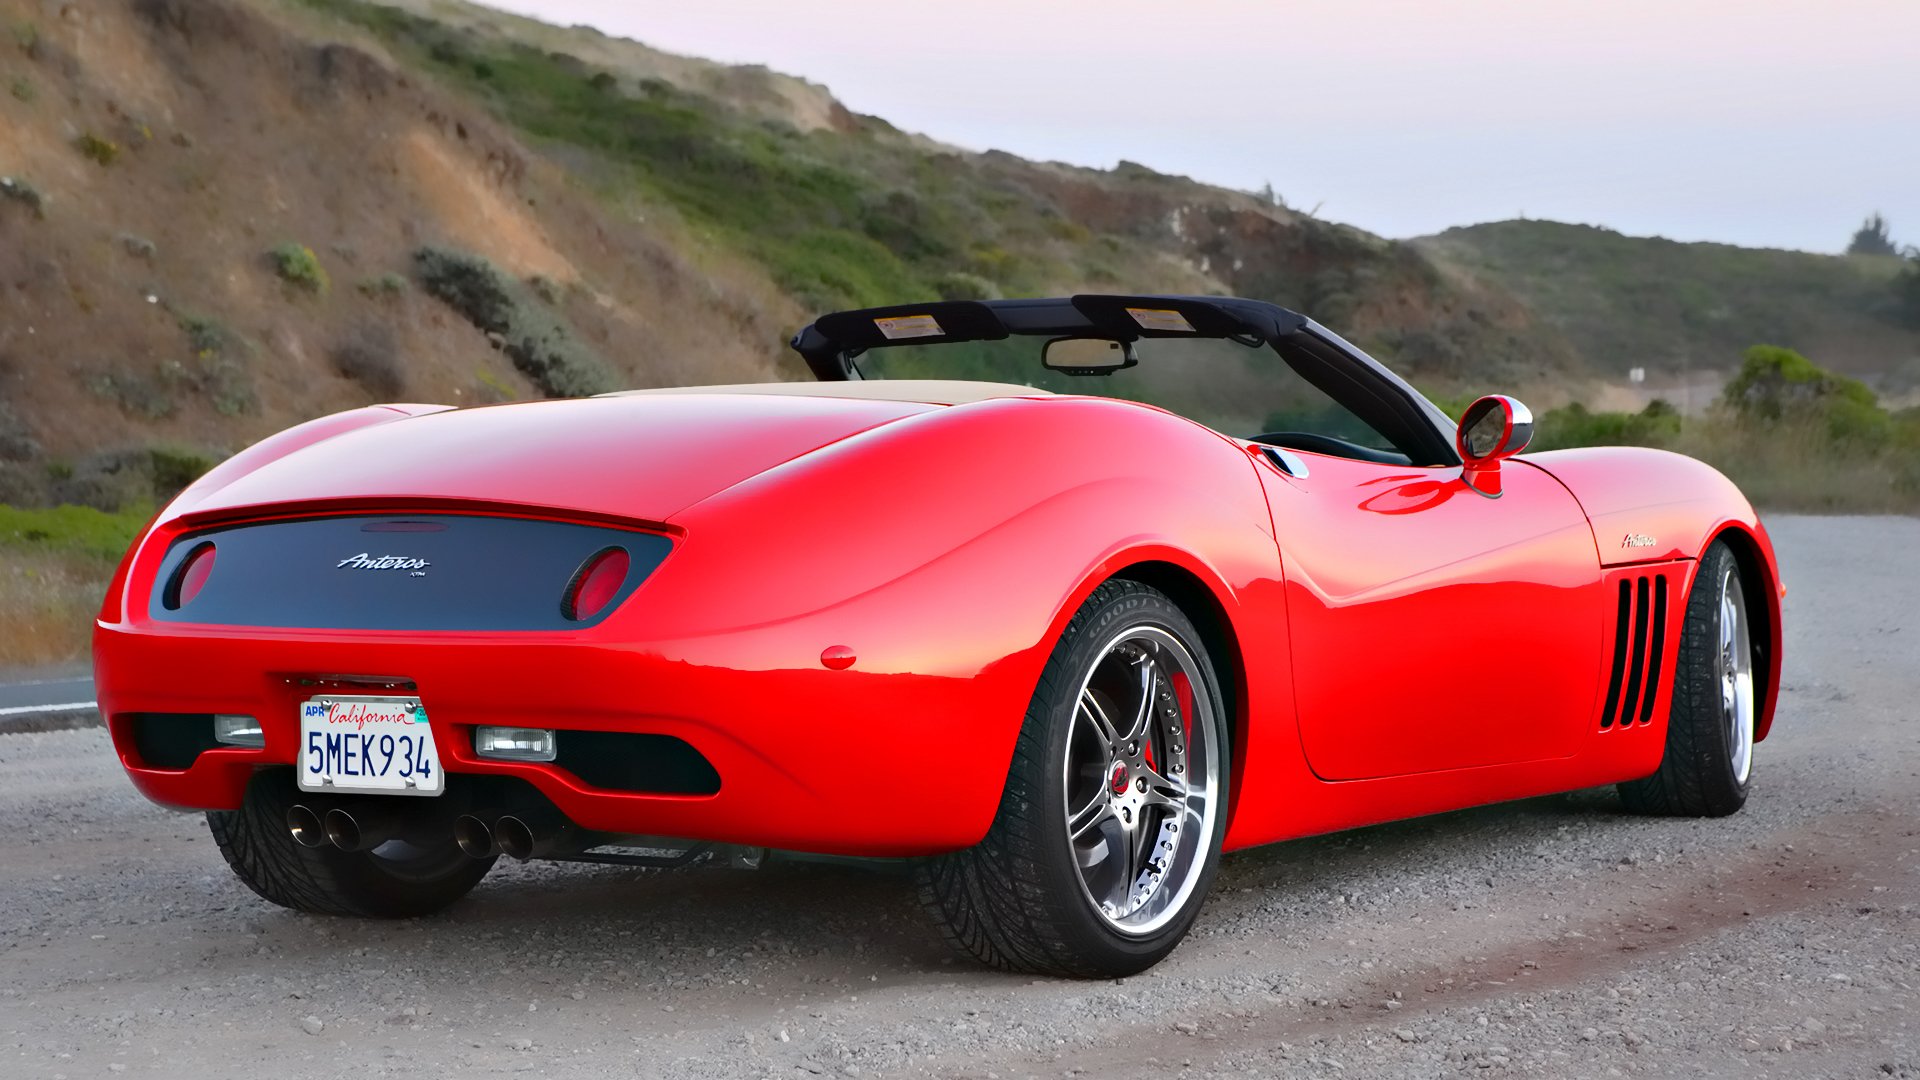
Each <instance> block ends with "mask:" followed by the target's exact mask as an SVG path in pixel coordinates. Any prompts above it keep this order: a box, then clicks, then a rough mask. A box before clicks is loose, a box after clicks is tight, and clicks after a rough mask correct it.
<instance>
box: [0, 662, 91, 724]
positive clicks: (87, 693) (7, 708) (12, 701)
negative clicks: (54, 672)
mask: <svg viewBox="0 0 1920 1080" xmlns="http://www.w3.org/2000/svg"><path fill="white" fill-rule="evenodd" d="M91 708H93V679H92V677H91V676H87V675H74V676H69V677H64V678H37V679H24V680H19V681H11V682H9V681H0V731H4V730H6V721H7V718H8V717H14V716H27V715H32V714H36V713H44V712H68V711H75V710H81V709H91Z"/></svg>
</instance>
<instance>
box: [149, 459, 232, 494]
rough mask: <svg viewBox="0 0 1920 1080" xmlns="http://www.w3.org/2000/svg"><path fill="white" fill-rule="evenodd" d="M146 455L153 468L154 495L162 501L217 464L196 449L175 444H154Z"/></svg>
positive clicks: (177, 492)
mask: <svg viewBox="0 0 1920 1080" xmlns="http://www.w3.org/2000/svg"><path fill="white" fill-rule="evenodd" d="M147 457H148V460H149V462H150V463H151V465H152V469H153V489H154V496H155V498H156V499H159V500H160V501H163V502H164V501H166V500H168V499H171V498H173V497H174V496H175V495H178V494H179V493H180V492H181V491H182V490H183V489H184V488H186V486H187V485H188V484H191V483H193V482H194V481H195V480H198V479H200V478H201V477H202V476H204V475H206V473H207V470H209V469H211V468H213V467H214V466H215V465H218V464H219V462H218V461H216V460H215V459H214V458H212V457H209V456H208V455H206V454H203V453H201V452H199V451H198V450H187V449H183V448H181V447H177V446H156V447H154V448H153V449H151V450H149V451H147Z"/></svg>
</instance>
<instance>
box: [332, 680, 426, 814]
mask: <svg viewBox="0 0 1920 1080" xmlns="http://www.w3.org/2000/svg"><path fill="white" fill-rule="evenodd" d="M298 775H299V779H300V789H301V790H302V791H338V792H356V793H358V792H371V793H377V794H385V795H438V794H440V793H441V792H442V791H445V790H446V778H445V776H444V775H443V774H442V773H441V771H440V752H439V748H438V747H436V746H435V745H434V742H433V728H431V727H429V726H428V725H427V710H426V707H425V706H423V705H421V704H420V699H419V698H413V697H317V698H311V699H309V700H307V701H304V702H302V703H301V705H300V761H299V765H298Z"/></svg>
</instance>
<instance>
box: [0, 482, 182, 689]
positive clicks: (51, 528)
mask: <svg viewBox="0 0 1920 1080" xmlns="http://www.w3.org/2000/svg"><path fill="white" fill-rule="evenodd" d="M152 512H153V511H152V509H151V508H150V507H147V506H138V507H130V508H127V509H125V510H121V511H119V512H117V513H111V514H109V513H103V512H101V511H99V510H95V509H93V508H92V507H87V506H59V507H54V508H51V509H45V510H21V509H16V508H14V507H11V506H5V505H0V612H4V613H5V618H0V669H5V668H10V667H33V666H36V665H43V664H53V663H62V662H67V661H71V660H73V659H75V658H76V657H81V656H85V655H86V653H87V642H88V639H89V637H90V636H91V633H92V629H93V617H94V614H95V613H96V612H98V611H99V609H100V600H101V597H102V596H103V595H104V594H105V592H106V587H107V581H108V579H109V578H111V577H112V576H113V570H114V567H115V566H116V565H117V564H118V563H119V560H120V556H121V554H122V553H124V552H125V551H126V549H127V545H129V544H131V543H132V542H133V538H134V536H135V535H137V534H138V533H139V531H140V528H141V526H142V525H144V524H145V523H146V521H147V519H148V518H149V517H150V516H151V515H152Z"/></svg>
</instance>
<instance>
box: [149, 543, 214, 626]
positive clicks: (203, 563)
mask: <svg viewBox="0 0 1920 1080" xmlns="http://www.w3.org/2000/svg"><path fill="white" fill-rule="evenodd" d="M213 556H214V550H213V542H212V541H208V542H207V543H204V544H201V545H200V546H199V547H197V548H194V549H193V552H192V553H191V554H189V555H188V556H187V557H186V560H185V561H183V562H182V563H181V564H180V569H178V570H176V571H174V572H173V580H172V581H170V582H168V583H167V591H166V594H165V595H164V596H162V597H161V601H162V602H163V603H165V604H166V605H167V607H169V608H172V609H173V610H175V611H178V610H179V609H181V608H183V607H186V606H187V605H188V604H191V603H193V598H194V597H196V596H199V595H200V590H201V589H203V588H205V587H206V584H207V578H209V577H211V576H213Z"/></svg>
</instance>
